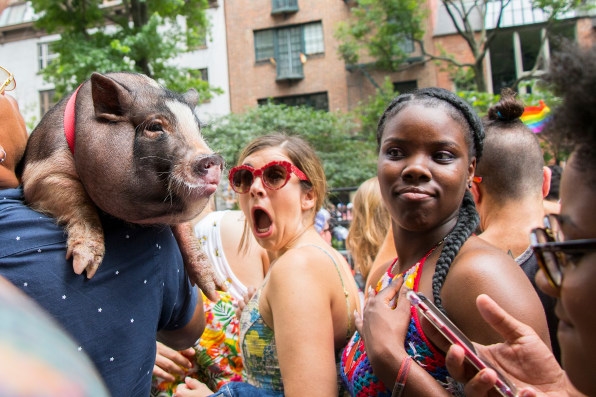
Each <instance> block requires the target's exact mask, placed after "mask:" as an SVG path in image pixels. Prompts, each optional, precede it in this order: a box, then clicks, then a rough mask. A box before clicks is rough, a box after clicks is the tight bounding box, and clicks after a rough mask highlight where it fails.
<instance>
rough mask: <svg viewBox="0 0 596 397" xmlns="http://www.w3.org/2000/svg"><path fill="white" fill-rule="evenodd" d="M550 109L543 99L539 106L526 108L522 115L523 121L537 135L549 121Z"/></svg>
mask: <svg viewBox="0 0 596 397" xmlns="http://www.w3.org/2000/svg"><path fill="white" fill-rule="evenodd" d="M549 113H550V108H549V107H548V106H547V105H546V103H544V101H543V100H542V99H541V100H540V104H539V105H538V106H526V108H525V109H524V113H523V114H522V115H521V117H520V118H521V121H522V122H523V123H524V124H525V125H527V126H528V128H530V129H531V130H532V132H533V133H535V134H537V133H539V132H540V131H542V129H543V128H544V124H545V123H546V121H547V120H548V117H549Z"/></svg>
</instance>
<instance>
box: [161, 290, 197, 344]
mask: <svg viewBox="0 0 596 397" xmlns="http://www.w3.org/2000/svg"><path fill="white" fill-rule="evenodd" d="M204 330H205V312H204V311H203V303H202V300H200V299H199V300H198V301H197V302H195V308H194V314H193V316H192V318H191V319H190V321H189V322H188V323H187V324H186V325H185V326H184V327H182V328H179V329H176V330H161V331H159V332H158V333H157V340H158V341H160V342H162V343H164V344H166V345H168V346H169V347H171V348H172V349H175V350H184V349H186V348H188V347H191V346H193V345H194V344H195V342H196V341H197V339H199V338H200V337H201V335H202V334H203V331H204Z"/></svg>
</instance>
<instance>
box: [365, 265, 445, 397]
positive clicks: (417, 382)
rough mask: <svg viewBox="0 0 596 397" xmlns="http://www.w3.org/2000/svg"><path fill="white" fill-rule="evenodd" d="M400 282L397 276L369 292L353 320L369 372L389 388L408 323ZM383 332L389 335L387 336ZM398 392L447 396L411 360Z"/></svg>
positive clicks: (402, 352)
mask: <svg viewBox="0 0 596 397" xmlns="http://www.w3.org/2000/svg"><path fill="white" fill-rule="evenodd" d="M402 284H403V279H402V278H401V277H400V278H399V279H397V280H394V281H393V282H392V283H391V284H390V285H389V286H387V288H385V289H384V290H383V291H381V292H379V294H377V295H376V296H375V295H374V294H372V293H369V295H368V298H367V301H366V305H365V307H364V312H363V317H362V318H358V319H357V321H356V326H357V328H358V332H359V333H360V335H361V337H362V339H363V341H364V345H365V347H366V353H367V355H368V359H369V360H370V363H371V365H372V367H373V372H374V373H375V375H376V376H377V377H378V378H379V379H380V380H381V381H383V383H384V384H385V386H387V387H388V388H391V389H393V387H394V384H395V380H396V378H397V373H398V370H399V368H400V366H401V363H402V360H403V359H404V358H406V357H408V353H406V350H405V349H404V347H403V346H404V343H403V340H405V337H406V333H407V330H408V324H409V322H410V302H409V301H408V299H407V298H406V295H405V294H406V291H407V290H408V289H407V287H405V286H402ZM395 297H398V299H397V306H396V308H395V310H394V309H392V308H391V306H392V305H391V301H392V300H393V299H394V298H395ZM387 335H392V337H391V338H388V337H387ZM399 341H402V342H401V343H399ZM402 395H403V396H443V395H444V396H447V395H449V394H448V393H447V392H446V391H445V389H443V387H442V386H441V385H440V384H439V383H438V382H436V381H435V380H434V379H433V378H432V377H431V376H430V375H429V374H428V372H426V370H425V369H423V368H422V367H420V366H419V365H418V364H416V363H415V362H412V363H411V364H410V370H409V373H408V376H407V378H406V382H405V388H404V390H403V394H402Z"/></svg>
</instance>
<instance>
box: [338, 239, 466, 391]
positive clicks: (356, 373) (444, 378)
mask: <svg viewBox="0 0 596 397" xmlns="http://www.w3.org/2000/svg"><path fill="white" fill-rule="evenodd" d="M431 252H432V251H431ZM429 255H430V252H429V253H428V254H427V255H426V256H425V257H424V258H422V259H421V260H420V261H419V262H418V263H416V264H415V265H414V266H412V267H411V268H410V269H408V270H407V271H406V272H405V273H404V274H403V277H404V280H405V281H404V282H405V284H406V287H408V288H411V289H413V290H414V291H418V287H419V282H420V276H421V275H422V268H423V266H424V262H425V261H426V258H427V257H428V256H429ZM395 261H397V259H396V260H395ZM395 261H393V263H391V265H390V266H389V268H388V269H387V272H386V273H385V274H383V277H382V278H381V279H380V280H379V283H378V284H377V286H376V288H375V292H376V293H378V292H379V291H381V290H383V289H384V288H385V287H387V286H388V285H389V283H390V282H391V280H392V279H394V278H395V277H396V276H395V275H393V274H391V269H392V268H393V265H394V264H395ZM399 276H401V275H398V276H397V277H399ZM410 310H411V317H410V325H409V327H408V332H407V334H406V339H405V341H404V346H405V348H406V352H407V353H408V355H410V357H412V359H413V360H414V361H415V362H416V363H417V364H418V365H420V366H421V367H423V368H424V369H426V371H427V372H428V373H429V374H430V375H432V377H433V378H435V379H436V380H437V381H438V382H439V383H440V384H441V385H442V386H443V387H444V388H445V389H446V390H447V391H449V392H450V393H451V394H453V395H456V396H463V388H462V387H461V384H459V383H458V382H457V381H455V380H454V379H453V378H451V377H450V376H449V373H448V372H447V368H446V367H445V355H444V354H443V353H442V352H440V351H439V350H437V349H436V348H435V347H434V346H433V344H432V343H431V342H430V341H429V340H428V339H427V337H426V335H425V334H424V332H423V331H422V327H421V325H420V319H419V317H418V312H417V310H416V308H414V307H412V308H411V309H410ZM340 375H341V378H342V381H343V382H344V384H345V386H346V388H347V389H348V392H349V394H350V395H351V396H354V397H368V396H386V397H390V396H391V392H392V390H391V389H389V388H387V386H385V385H384V384H383V382H382V381H381V380H380V379H378V378H377V377H376V376H375V374H374V373H373V370H372V366H371V364H370V361H369V360H368V357H367V354H366V350H365V349H364V342H363V341H362V338H361V337H360V334H359V333H358V332H356V333H355V334H354V336H352V339H351V340H350V342H349V343H348V345H347V346H346V348H345V349H344V351H343V353H342V357H341V369H340Z"/></svg>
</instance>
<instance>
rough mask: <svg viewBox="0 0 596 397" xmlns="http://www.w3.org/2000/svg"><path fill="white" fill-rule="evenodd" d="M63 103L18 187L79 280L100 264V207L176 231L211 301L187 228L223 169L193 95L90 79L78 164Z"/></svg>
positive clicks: (145, 80) (80, 102)
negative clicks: (45, 219)
mask: <svg viewBox="0 0 596 397" xmlns="http://www.w3.org/2000/svg"><path fill="white" fill-rule="evenodd" d="M67 101H68V98H65V99H64V100H62V101H61V102H60V103H58V104H57V105H56V106H55V107H54V108H52V109H51V110H50V111H49V112H48V113H47V114H46V115H45V116H44V118H43V119H42V120H41V122H40V123H39V125H38V126H37V127H36V128H35V130H34V131H33V133H32V134H31V137H30V138H29V142H28V145H27V150H26V153H25V162H24V169H23V176H22V182H23V189H24V194H25V200H26V201H27V203H28V204H29V205H31V206H32V207H33V208H35V209H37V210H39V211H42V212H45V213H48V214H50V215H52V216H54V217H55V218H56V219H57V220H58V222H59V223H60V224H62V225H64V226H65V228H66V231H67V233H68V240H67V244H68V250H67V258H70V257H71V256H72V257H73V267H74V270H75V272H76V273H77V274H81V273H82V272H83V271H84V270H86V271H87V277H88V278H91V277H93V275H94V274H95V272H96V270H97V268H98V266H99V265H100V263H101V261H102V259H103V257H104V237H103V230H102V226H101V222H100V219H99V216H98V211H97V207H99V208H100V209H101V210H103V211H105V212H106V213H108V214H111V215H113V216H115V217H117V218H120V219H123V220H125V221H127V222H131V223H136V224H168V225H172V231H173V233H174V236H175V237H176V240H177V241H178V244H179V245H180V248H181V251H182V256H183V258H184V262H185V267H186V269H187V272H188V274H189V277H190V279H191V281H192V282H193V283H196V284H197V285H198V286H199V287H200V288H201V289H202V290H203V292H204V293H205V295H207V296H208V297H209V298H210V299H211V300H214V301H216V300H217V299H218V295H217V293H216V292H215V289H216V286H220V287H221V283H220V280H216V279H215V275H214V272H213V270H212V267H211V264H210V263H209V260H208V259H207V256H206V255H205V253H204V252H203V251H202V248H201V245H200V242H199V241H198V239H197V238H196V237H195V236H194V233H193V231H192V228H191V227H190V223H188V221H190V220H191V219H192V218H194V217H196V216H197V215H198V214H199V213H200V212H201V211H202V210H203V208H204V207H205V205H206V204H207V202H208V200H209V197H210V196H211V195H212V194H213V193H214V192H215V190H216V189H217V185H218V184H219V181H220V178H221V174H222V169H223V159H222V157H221V156H219V155H217V154H214V153H213V152H212V150H211V149H210V148H209V147H208V146H207V144H206V143H205V141H204V140H203V138H202V135H201V132H200V128H199V120H198V118H197V116H196V114H195V112H194V108H195V106H196V104H197V101H198V94H197V92H196V91H194V90H190V91H188V92H187V93H186V94H184V95H180V94H176V93H173V92H171V91H168V90H166V89H165V88H163V87H161V86H159V85H158V84H157V83H156V82H155V81H154V80H152V79H150V78H149V77H147V76H145V75H141V74H133V73H108V74H105V75H102V74H99V73H94V74H93V75H92V76H91V78H90V79H89V80H87V81H86V82H84V83H83V84H82V85H81V87H80V89H79V91H78V94H77V96H76V102H75V115H76V116H75V120H76V122H75V126H76V127H75V129H76V134H75V137H76V141H75V148H74V156H73V154H72V153H71V151H70V150H69V147H68V144H67V141H66V137H65V134H64V109H65V107H66V104H67ZM96 206H97V207H96Z"/></svg>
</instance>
